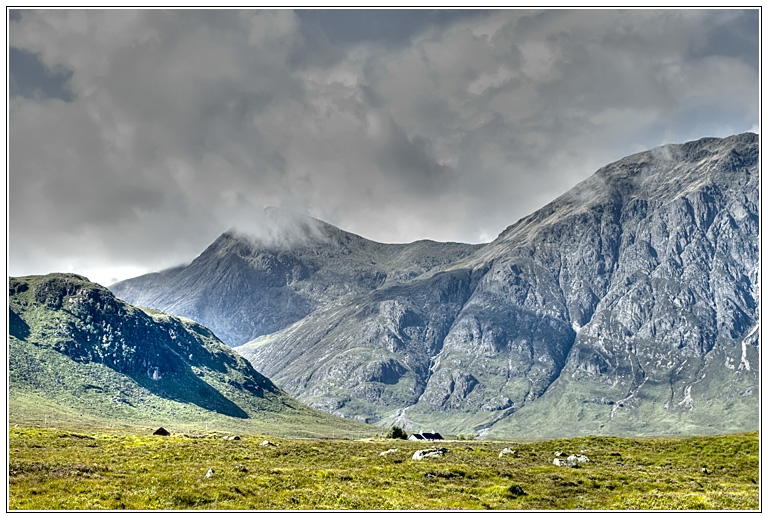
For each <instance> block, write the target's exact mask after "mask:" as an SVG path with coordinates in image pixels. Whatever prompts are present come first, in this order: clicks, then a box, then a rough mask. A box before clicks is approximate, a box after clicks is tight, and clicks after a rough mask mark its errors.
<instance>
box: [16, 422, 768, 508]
mask: <svg viewBox="0 0 768 519" xmlns="http://www.w3.org/2000/svg"><path fill="white" fill-rule="evenodd" d="M223 436H224V433H219V434H213V433H208V434H205V433H204V434H192V433H188V434H182V433H177V434H173V435H172V436H169V437H162V436H152V435H151V431H149V430H145V431H133V432H125V431H122V432H116V431H109V430H103V431H96V430H90V431H84V430H74V429H51V428H43V427H12V428H11V429H10V430H9V473H8V475H9V485H8V495H9V501H8V508H9V509H11V510H26V509H40V510H49V509H68V510H71V509H86V510H98V509H113V510H114V509H155V510H157V509H209V510H210V509H222V510H223V509H283V510H285V509H370V510H383V509H404V510H417V509H432V510H435V509H474V510H483V509H491V510H501V509H627V510H638V509H641V510H647V509H721V510H724V509H753V510H754V509H758V508H759V461H758V460H759V437H758V433H746V434H734V435H727V436H709V437H693V438H674V439H670V438H663V439H650V438H635V439H627V438H611V437H588V438H573V439H561V440H548V441H530V442H529V441H526V442H517V441H511V440H510V441H504V440H495V441H481V440H478V441H445V442H440V446H441V447H445V448H447V449H448V452H447V454H445V456H443V457H441V458H435V459H426V460H421V461H416V460H413V459H412V455H413V453H414V452H415V451H416V450H418V449H424V448H427V447H430V446H431V445H427V444H425V443H422V442H409V441H404V440H387V439H383V438H375V439H368V440H339V439H336V440H333V439H328V440H322V439H313V440H301V439H283V438H275V437H267V436H257V435H254V436H242V439H240V440H231V439H223ZM265 440H267V441H269V442H271V445H262V442H264V441H265ZM505 447H509V448H511V449H513V450H515V451H516V454H514V455H509V456H504V457H502V458H500V457H499V452H500V451H501V450H502V449H503V448H505ZM391 449H397V450H396V451H392V452H389V453H387V454H383V455H382V452H384V451H388V450H391ZM557 451H560V452H565V453H566V454H575V453H583V454H585V455H586V456H588V457H589V458H590V459H591V460H592V461H591V462H589V463H584V464H582V466H581V467H579V468H568V467H560V466H555V465H553V463H552V460H553V458H554V457H555V456H554V453H555V452H557ZM209 469H213V474H212V475H211V476H210V477H206V474H208V473H209ZM703 469H704V470H703Z"/></svg>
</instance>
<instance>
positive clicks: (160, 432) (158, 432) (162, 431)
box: [152, 427, 171, 436]
mask: <svg viewBox="0 0 768 519" xmlns="http://www.w3.org/2000/svg"><path fill="white" fill-rule="evenodd" d="M152 434H154V435H157V436H170V435H171V433H169V432H168V431H166V430H165V429H164V428H162V427H160V428H159V429H158V430H156V431H155V432H153V433H152Z"/></svg>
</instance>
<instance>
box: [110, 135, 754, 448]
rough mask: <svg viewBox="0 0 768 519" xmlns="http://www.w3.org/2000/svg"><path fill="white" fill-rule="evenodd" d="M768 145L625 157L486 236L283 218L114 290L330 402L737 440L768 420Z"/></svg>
mask: <svg viewBox="0 0 768 519" xmlns="http://www.w3.org/2000/svg"><path fill="white" fill-rule="evenodd" d="M759 182H760V171H759V138H758V136H756V135H754V134H742V135H737V136H733V137H729V138H725V139H715V138H707V139H701V140H698V141H695V142H690V143H686V144H682V145H666V146H663V147H660V148H655V149H652V150H649V151H647V152H642V153H638V154H635V155H632V156H629V157H627V158H625V159H622V160H620V161H618V162H616V163H613V164H610V165H608V166H605V167H604V168H602V169H600V170H599V171H597V172H596V173H595V174H594V175H593V176H592V177H590V178H589V179H587V180H585V181H584V182H582V183H581V184H579V185H577V186H576V187H575V188H573V189H572V190H570V191H568V192H567V193H565V194H564V195H563V196H561V197H559V198H558V199H556V200H554V201H553V202H552V203H550V204H548V205H546V206H545V207H543V208H542V209H540V210H539V211H536V212H535V213H533V214H531V215H530V216H528V217H526V218H523V219H522V220H520V221H519V222H517V223H515V224H514V225H511V226H510V227H508V228H507V229H505V230H504V231H503V232H502V233H501V234H500V235H499V236H498V237H497V238H496V239H495V240H494V241H493V242H491V243H489V244H485V245H467V244H458V243H436V242H430V241H420V242H415V243H410V244H382V243H376V242H373V241H370V240H367V239H365V238H362V237H360V236H357V235H354V234H351V233H347V232H345V231H342V230H340V229H337V228H336V227H333V226H331V225H329V224H326V223H323V222H320V221H318V220H314V219H311V218H308V217H304V216H301V215H295V214H292V213H288V212H284V211H280V210H276V209H271V210H268V211H267V215H268V217H269V219H271V220H272V221H274V226H273V227H272V228H271V230H270V231H269V232H267V233H260V234H257V235H253V234H250V235H249V234H245V233H240V232H237V231H230V232H227V233H224V234H223V235H222V236H220V237H219V238H218V239H217V240H216V241H215V242H214V243H213V244H212V245H211V246H210V247H208V249H206V250H205V251H204V252H203V253H202V254H201V255H200V256H199V257H198V258H196V259H195V260H194V261H192V262H191V263H190V264H189V265H185V266H180V267H177V268H174V269H170V270H167V271H164V272H160V273H156V274H149V275H145V276H141V277H138V278H135V279H131V280H126V281H123V282H120V283H118V284H116V285H113V286H112V287H110V288H111V290H112V291H114V293H115V294H116V295H117V296H119V297H121V298H123V299H125V300H127V301H130V302H132V303H134V304H137V305H142V306H149V307H154V308H159V309H160V310H162V311H165V312H168V313H173V314H177V315H181V316H184V317H187V318H190V319H193V320H195V321H198V322H200V323H202V324H203V325H205V326H207V327H209V328H210V329H211V330H213V331H214V332H215V333H216V335H217V336H220V337H222V338H223V339H224V341H225V342H226V343H227V344H229V345H230V346H233V347H235V348H236V351H237V352H238V353H240V354H241V355H243V356H244V357H245V358H247V359H248V360H249V361H250V362H251V364H252V365H253V366H254V367H255V368H256V369H257V370H258V371H259V372H261V373H263V374H264V375H266V376H267V377H269V378H270V379H271V380H273V381H274V382H275V383H276V384H277V385H278V386H280V387H281V388H283V389H284V390H285V391H287V392H288V393H290V394H291V395H293V396H294V397H296V398H297V399H299V400H300V401H302V402H304V403H307V404H309V405H311V406H313V407H315V408H317V409H321V410H324V411H328V412H330V413H333V414H336V415H337V416H341V417H347V418H354V419H357V420H360V421H365V422H368V423H371V424H376V425H384V426H389V425H391V424H393V423H394V424H399V425H402V426H404V427H407V428H409V429H417V428H425V429H426V428H434V429H440V430H441V431H444V432H448V433H462V432H473V433H475V434H478V435H480V436H486V435H490V436H571V435H581V434H668V433H719V432H727V431H733V430H745V429H755V428H757V427H758V417H759V401H758V388H759V335H760V333H759V324H760V317H759V262H760V254H759Z"/></svg>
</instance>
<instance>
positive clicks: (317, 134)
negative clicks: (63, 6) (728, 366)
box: [9, 10, 759, 280]
mask: <svg viewBox="0 0 768 519" xmlns="http://www.w3.org/2000/svg"><path fill="white" fill-rule="evenodd" d="M334 13H336V14H334ZM355 17H357V18H355ZM757 21H758V20H757V19H756V17H755V16H754V15H753V14H752V13H749V12H745V11H725V12H720V11H706V10H704V11H694V10H682V11H675V10H669V11H652V10H638V11H632V10H629V11H623V12H620V11H615V10H605V11H593V10H590V11H559V10H543V11H539V12H531V11H522V12H521V11H517V10H504V11H496V12H484V11H478V12H474V11H473V12H470V13H454V12H450V13H448V14H445V13H442V12H440V13H438V14H437V15H431V14H429V13H428V12H421V11H418V12H413V11H393V12H390V13H388V14H386V15H384V14H381V13H375V12H367V14H365V13H347V14H345V13H338V12H337V11H323V12H310V11H300V12H298V13H296V12H293V11H288V10H280V11H266V12H256V11H233V10H225V11H215V10H213V11H207V10H206V11H154V10H153V11H131V10H125V11H124V10H116V11H85V12H79V11H68V10H60V11H45V10H42V11H30V12H24V13H22V15H21V18H20V19H18V20H17V21H13V22H12V24H11V25H10V26H9V31H10V35H9V38H10V43H11V45H12V46H13V48H15V49H19V52H23V53H25V54H24V55H27V56H28V55H31V56H35V59H37V60H38V62H39V63H40V64H42V66H43V70H45V71H48V72H50V71H56V73H57V74H59V73H61V71H70V72H67V74H70V73H71V74H70V75H68V76H67V78H68V79H67V80H66V85H68V88H70V89H71V92H72V98H71V99H69V101H70V102H64V101H62V100H61V99H57V98H56V96H55V95H40V96H37V97H32V96H26V95H25V96H15V97H14V98H13V99H12V100H11V101H12V102H11V105H12V106H11V109H10V111H9V130H10V133H9V138H10V152H9V164H10V170H9V189H10V191H9V193H10V195H9V197H10V206H9V218H10V249H9V254H10V270H11V274H18V273H23V272H25V271H28V270H29V269H41V270H43V271H44V270H63V269H64V267H60V266H59V265H62V264H64V265H65V266H68V267H67V268H72V269H75V270H78V269H79V270H81V271H83V273H85V274H86V275H87V274H88V272H86V271H85V270H87V269H92V270H94V271H97V270H98V269H99V268H101V270H100V271H99V272H101V271H106V270H107V269H109V268H110V266H111V268H113V270H115V271H117V270H120V269H122V270H120V272H131V273H132V274H137V273H139V272H135V270H141V269H143V270H144V271H146V270H156V269H158V268H163V267H168V266H171V265H173V264H174V263H181V262H183V261H188V260H189V259H191V258H192V257H194V256H195V255H196V254H197V253H199V252H200V251H201V250H203V249H204V248H205V246H207V245H208V244H209V243H210V242H211V241H212V240H213V239H214V238H215V237H216V236H217V235H218V234H219V233H221V232H223V231H224V230H226V229H229V228H232V227H236V228H243V229H247V230H252V231H253V232H260V233H262V234H264V229H265V228H266V227H268V225H269V222H266V223H265V222H264V221H263V216H262V208H263V207H266V206H278V207H282V208H288V209H292V210H294V211H298V212H301V213H305V214H309V215H311V216H314V217H317V218H319V219H322V220H326V221H329V223H331V224H334V225H337V226H339V227H342V228H344V229H346V230H349V231H351V232H355V233H357V234H361V235H363V236H366V237H368V238H371V239H375V240H379V241H412V240H415V239H420V238H431V239H437V240H452V241H472V242H479V241H485V240H490V239H493V238H494V237H495V236H496V235H497V234H498V232H500V231H501V230H502V229H504V228H505V227H506V226H508V225H509V224H511V223H513V222H514V221H516V220H517V219H519V218H521V217H523V216H525V215H526V214H527V213H530V212H531V211H534V210H536V209H537V208H538V207H540V206H541V205H543V204H544V203H546V202H547V201H549V200H551V199H553V198H555V197H556V196H558V195H560V194H562V193H563V192H564V191H566V190H567V189H568V188H569V187H571V186H573V185H575V184H576V183H577V182H579V181H580V180H583V179H584V178H586V177H587V176H588V175H590V174H591V173H593V172H594V171H595V170H596V169H597V168H599V167H600V166H603V165H605V164H606V163H608V162H610V161H612V160H617V159H619V158H621V157H623V156H625V155H628V154H630V153H633V152H636V151H641V150H643V149H647V148H651V147H655V146H657V145H659V144H663V143H665V142H682V141H685V140H690V139H694V138H697V137H702V136H705V135H713V136H718V135H720V136H723V135H725V134H728V133H737V132H742V131H746V130H749V129H750V128H751V127H752V126H754V125H756V124H757V122H758V114H757V99H758V98H757V95H758V94H757V84H758V79H759V78H758V76H757V72H756V71H755V68H754V65H755V59H756V58H755V55H756V53H757V51H758V49H757V41H758V37H757V35H758V30H759V25H758V24H757ZM352 22H354V23H352ZM350 24H351V25H350ZM83 27H88V28H90V29H89V30H82V28H83ZM14 52H15V51H14ZM14 74H15V75H14V81H16V82H17V86H14V87H13V88H17V87H19V88H21V87H20V85H22V84H24V83H23V82H24V81H27V82H28V84H32V83H34V78H35V77H36V76H35V74H34V73H32V72H23V71H22V72H20V73H19V74H16V73H15V72H14ZM39 77H40V74H38V80H37V81H38V83H39V81H40V79H39ZM57 77H60V78H61V77H63V76H57ZM62 88H63V87H62ZM267 234H269V233H267ZM272 238H277V236H272ZM272 238H270V239H272ZM84 251H87V252H84ZM130 269H133V270H130ZM113 277H124V275H123V274H117V273H112V274H109V275H108V276H107V280H109V279H111V278H113Z"/></svg>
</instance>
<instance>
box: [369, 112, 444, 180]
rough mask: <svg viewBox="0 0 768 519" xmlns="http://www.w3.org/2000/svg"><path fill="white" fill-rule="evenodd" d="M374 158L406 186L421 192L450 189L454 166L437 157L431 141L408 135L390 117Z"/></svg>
mask: <svg viewBox="0 0 768 519" xmlns="http://www.w3.org/2000/svg"><path fill="white" fill-rule="evenodd" d="M374 161H375V162H376V164H378V166H379V167H380V168H381V170H382V172H383V173H384V174H386V175H388V176H392V177H395V178H398V179H399V180H400V182H401V183H402V186H403V188H404V189H405V190H407V191H409V192H413V193H416V194H419V195H422V194H430V193H434V192H439V191H442V190H444V189H447V188H448V187H449V184H450V183H452V181H453V172H452V171H451V168H449V167H446V166H445V165H443V164H440V163H439V162H438V161H437V160H436V158H435V156H434V150H433V147H432V143H431V141H430V140H429V139H426V138H424V137H422V136H420V135H416V136H414V137H413V138H409V137H408V135H407V134H406V133H405V131H404V130H403V129H402V128H401V127H400V126H398V125H397V123H395V122H394V121H393V120H391V119H390V120H389V121H388V124H387V133H386V137H385V141H384V143H383V144H382V146H380V147H379V148H378V149H376V150H375V153H374Z"/></svg>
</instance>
